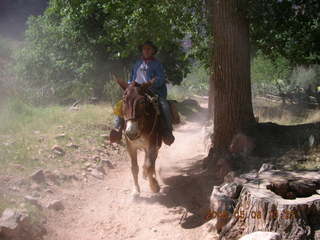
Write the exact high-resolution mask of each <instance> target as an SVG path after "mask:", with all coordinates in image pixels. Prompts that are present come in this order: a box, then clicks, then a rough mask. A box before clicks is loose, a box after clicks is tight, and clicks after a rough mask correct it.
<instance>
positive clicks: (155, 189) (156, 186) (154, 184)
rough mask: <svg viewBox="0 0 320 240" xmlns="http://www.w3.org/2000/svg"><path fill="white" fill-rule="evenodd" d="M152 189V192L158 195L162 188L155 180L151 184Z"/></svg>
mask: <svg viewBox="0 0 320 240" xmlns="http://www.w3.org/2000/svg"><path fill="white" fill-rule="evenodd" d="M150 188H151V190H152V192H154V193H158V192H159V191H160V186H159V184H158V182H157V180H154V181H152V182H151V183H150Z"/></svg>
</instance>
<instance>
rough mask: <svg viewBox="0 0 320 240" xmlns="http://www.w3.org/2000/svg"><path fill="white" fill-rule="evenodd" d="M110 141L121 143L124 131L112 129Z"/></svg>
mask: <svg viewBox="0 0 320 240" xmlns="http://www.w3.org/2000/svg"><path fill="white" fill-rule="evenodd" d="M109 139H110V143H120V142H121V139H122V129H119V131H117V130H116V129H112V130H111V131H110V136H109Z"/></svg>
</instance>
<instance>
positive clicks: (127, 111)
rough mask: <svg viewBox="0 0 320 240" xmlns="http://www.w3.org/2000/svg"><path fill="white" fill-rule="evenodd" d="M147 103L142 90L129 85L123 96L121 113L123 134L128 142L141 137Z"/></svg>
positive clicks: (134, 85)
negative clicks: (124, 124)
mask: <svg viewBox="0 0 320 240" xmlns="http://www.w3.org/2000/svg"><path fill="white" fill-rule="evenodd" d="M146 107H147V101H146V98H145V96H144V89H143V88H142V87H139V86H138V85H137V84H130V85H129V86H128V87H127V88H126V89H125V90H124V94H123V106H122V113H123V117H124V120H125V121H126V129H125V134H126V136H127V137H128V138H129V139H130V140H135V139H137V138H139V137H140V136H141V133H142V129H143V123H144V117H145V112H146Z"/></svg>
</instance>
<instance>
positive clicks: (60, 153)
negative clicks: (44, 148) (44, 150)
mask: <svg viewBox="0 0 320 240" xmlns="http://www.w3.org/2000/svg"><path fill="white" fill-rule="evenodd" d="M51 150H52V152H53V153H54V154H56V155H58V156H63V155H64V154H65V151H64V150H63V148H62V147H60V146H59V145H54V146H53V147H52V148H51Z"/></svg>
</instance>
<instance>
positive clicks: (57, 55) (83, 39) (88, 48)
mask: <svg viewBox="0 0 320 240" xmlns="http://www.w3.org/2000/svg"><path fill="white" fill-rule="evenodd" d="M198 5H199V4H195V2H194V1H191V0H188V1H176V2H175V3H171V2H170V3H169V2H168V1H166V0H161V1H157V2H150V1H142V0H135V1H121V0H115V1H104V0H94V1H92V0H90V1H89V0H87V1H71V0H69V1H62V0H52V1H50V4H49V8H48V9H47V10H46V12H45V13H44V15H43V16H39V17H31V18H30V19H29V21H28V29H27V31H26V43H25V46H24V47H23V48H22V49H20V50H19V51H18V52H17V54H16V62H17V64H16V68H15V70H16V72H17V74H18V76H19V77H20V78H22V79H24V80H27V81H28V82H30V83H32V86H37V87H46V88H52V89H54V90H55V91H54V92H55V93H56V94H57V93H59V94H60V97H61V95H63V96H66V94H68V93H69V95H72V94H70V91H71V90H70V89H74V88H79V86H80V87H81V86H86V87H87V88H86V89H92V92H93V94H95V95H96V96H97V97H101V94H102V90H103V86H104V85H105V82H106V81H108V80H110V78H109V77H108V76H109V73H110V72H112V71H114V72H117V71H121V69H122V68H126V69H130V67H131V66H132V62H133V60H134V59H135V58H136V57H138V55H139V53H138V51H137V45H138V44H141V43H142V42H144V41H145V40H147V39H151V40H153V41H154V42H155V43H156V44H157V45H158V46H159V48H160V56H159V57H160V58H161V59H163V62H164V65H165V69H166V72H167V75H168V80H169V81H171V82H172V83H174V84H177V83H180V82H181V81H182V79H183V77H184V76H185V75H186V74H187V73H188V66H189V60H188V59H189V58H188V56H187V53H186V52H185V51H183V49H182V48H181V47H180V42H181V40H182V39H183V38H184V36H185V33H186V32H190V31H193V29H192V27H190V25H189V23H190V22H191V21H194V17H195V14H194V13H195V12H196V10H195V9H196V8H197V9H198V8H199V6H198ZM115 64H116V65H118V68H117V69H114V68H113V67H110V66H114V65H115ZM119 65H120V67H119ZM108 66H109V67H108ZM78 83H80V84H79V85H78ZM75 86H77V87H75ZM86 93H87V91H86Z"/></svg>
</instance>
